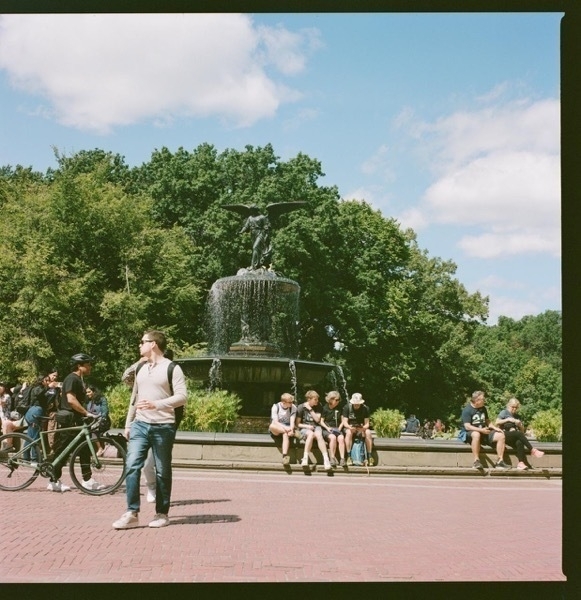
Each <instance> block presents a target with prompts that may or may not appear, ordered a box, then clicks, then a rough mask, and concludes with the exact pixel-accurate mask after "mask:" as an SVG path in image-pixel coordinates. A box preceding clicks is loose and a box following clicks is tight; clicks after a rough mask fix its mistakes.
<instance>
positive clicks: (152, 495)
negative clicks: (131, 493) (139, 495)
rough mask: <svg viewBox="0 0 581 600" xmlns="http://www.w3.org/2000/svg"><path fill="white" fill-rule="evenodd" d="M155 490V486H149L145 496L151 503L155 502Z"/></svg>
mask: <svg viewBox="0 0 581 600" xmlns="http://www.w3.org/2000/svg"><path fill="white" fill-rule="evenodd" d="M155 491H156V490H155V487H149V486H147V495H146V497H145V498H146V500H147V501H148V502H149V503H153V502H155Z"/></svg>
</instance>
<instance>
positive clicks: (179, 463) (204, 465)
mask: <svg viewBox="0 0 581 600" xmlns="http://www.w3.org/2000/svg"><path fill="white" fill-rule="evenodd" d="M173 466H174V467H185V468H196V469H207V470H232V471H256V472H263V471H276V472H279V473H280V472H287V473H288V474H289V475H291V474H295V473H300V474H306V475H326V476H327V477H333V476H341V477H345V476H353V475H358V476H368V475H369V476H372V475H422V476H447V477H513V478H516V479H519V478H523V477H524V478H544V479H551V478H555V479H557V478H561V477H562V469H559V468H555V467H552V468H535V469H532V470H527V471H517V470H516V469H509V470H507V471H499V470H496V469H493V468H491V469H484V470H483V471H476V470H475V469H472V468H466V467H455V468H454V467H448V468H436V467H398V466H391V467H386V466H374V467H369V469H367V468H366V467H355V466H351V467H345V468H342V467H337V468H336V469H333V470H332V471H330V472H329V471H325V470H324V469H323V465H321V464H317V465H315V464H310V465H309V467H308V469H305V468H303V467H301V466H300V465H298V464H293V465H287V466H283V465H282V464H280V462H279V463H272V462H236V461H220V460H179V459H178V460H174V461H173Z"/></svg>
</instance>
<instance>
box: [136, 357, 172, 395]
mask: <svg viewBox="0 0 581 600" xmlns="http://www.w3.org/2000/svg"><path fill="white" fill-rule="evenodd" d="M144 364H145V363H143V362H140V363H139V364H138V365H137V367H135V380H136V381H137V373H139V371H140V369H141V367H143V365H144ZM175 367H176V363H175V362H173V360H172V361H171V362H170V363H169V365H168V366H167V382H168V383H169V391H170V396H173V371H174V369H175Z"/></svg>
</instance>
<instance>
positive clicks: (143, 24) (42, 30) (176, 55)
mask: <svg viewBox="0 0 581 600" xmlns="http://www.w3.org/2000/svg"><path fill="white" fill-rule="evenodd" d="M316 48H317V32H316V30H305V31H302V32H299V33H292V32H289V31H287V30H285V29H284V28H282V27H280V26H278V27H276V28H267V27H255V26H254V24H253V21H252V19H251V18H250V17H249V16H247V15H238V14H219V15H213V14H185V15H177V14H175V15H172V14H134V15H110V14H99V15H57V14H52V15H6V16H2V17H0V68H2V69H4V70H6V71H7V72H8V74H9V77H10V81H11V83H12V85H13V86H15V87H17V88H19V89H21V90H24V91H26V92H28V93H31V94H36V95H40V96H42V97H44V98H45V99H46V100H47V102H48V103H49V106H50V107H51V113H52V115H53V116H54V118H55V119H57V120H58V121H59V122H60V123H62V124H64V125H67V126H70V127H75V128H78V129H83V130H92V131H96V132H100V133H107V132H109V131H110V130H111V129H112V128H113V127H115V126H122V125H129V124H132V123H137V122H139V121H143V120H152V121H155V122H157V123H167V122H171V121H172V119H174V118H179V117H208V116H216V117H218V118H220V119H223V120H224V121H225V122H227V123H228V124H230V125H232V126H238V127H243V126H248V125H251V124H252V123H254V122H256V121H258V120H260V119H264V118H269V117H272V116H274V114H275V113H276V111H277V109H278V108H279V107H280V105H281V104H282V103H285V102H292V101H296V100H297V99H298V98H300V94H299V93H298V92H296V91H293V90H291V89H288V88H287V87H285V86H284V85H283V84H282V83H280V81H278V80H277V79H275V76H274V75H273V74H272V73H274V74H276V73H278V74H279V76H288V75H294V74H297V73H299V72H301V71H302V70H303V69H304V68H305V64H306V56H307V53H308V52H309V51H312V50H314V49H316ZM45 110H46V109H45Z"/></svg>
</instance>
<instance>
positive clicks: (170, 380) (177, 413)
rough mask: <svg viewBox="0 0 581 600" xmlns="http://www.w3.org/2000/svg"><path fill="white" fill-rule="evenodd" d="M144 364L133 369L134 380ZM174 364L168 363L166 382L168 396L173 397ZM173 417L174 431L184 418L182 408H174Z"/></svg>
mask: <svg viewBox="0 0 581 600" xmlns="http://www.w3.org/2000/svg"><path fill="white" fill-rule="evenodd" d="M144 364H145V363H139V364H138V365H137V367H136V369H135V379H136V380H137V373H139V370H140V369H141V367H143V365H144ZM175 366H176V363H175V362H173V361H172V362H170V363H169V365H168V366H167V382H168V383H169V391H170V394H171V395H172V396H173V370H174V369H175ZM174 415H175V419H176V429H178V428H179V426H180V423H181V422H182V419H183V418H184V406H178V407H177V408H174Z"/></svg>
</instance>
